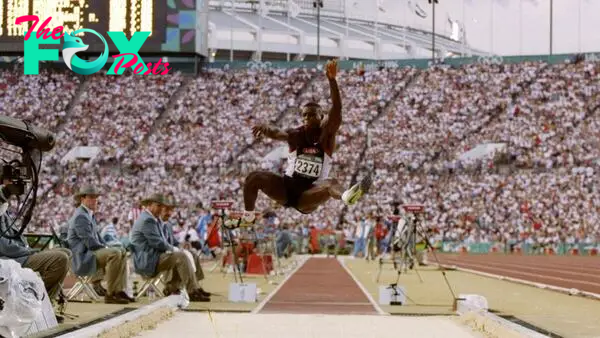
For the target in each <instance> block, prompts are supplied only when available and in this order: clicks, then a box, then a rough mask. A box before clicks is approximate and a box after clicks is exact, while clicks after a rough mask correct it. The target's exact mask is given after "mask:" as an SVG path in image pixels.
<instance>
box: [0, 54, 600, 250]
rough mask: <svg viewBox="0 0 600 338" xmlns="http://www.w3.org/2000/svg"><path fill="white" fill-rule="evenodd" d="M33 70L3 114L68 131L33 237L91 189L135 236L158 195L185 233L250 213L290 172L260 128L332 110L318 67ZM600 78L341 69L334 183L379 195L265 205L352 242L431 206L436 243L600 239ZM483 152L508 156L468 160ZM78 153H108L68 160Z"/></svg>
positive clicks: (49, 168) (0, 95) (597, 67)
mask: <svg viewBox="0 0 600 338" xmlns="http://www.w3.org/2000/svg"><path fill="white" fill-rule="evenodd" d="M21 67H22V65H19V64H15V65H11V66H10V67H9V68H6V69H2V70H0V89H1V90H0V114H2V115H8V116H14V117H18V118H20V119H28V120H31V121H35V124H36V125H39V126H43V127H46V128H48V129H50V130H51V131H53V132H55V133H56V135H57V144H56V147H55V148H54V149H53V150H52V151H51V152H50V153H48V154H47V155H46V157H45V159H44V165H43V172H42V173H41V175H40V178H41V180H42V184H40V187H39V189H40V191H39V196H41V197H39V198H38V200H39V204H38V206H37V208H36V209H35V214H34V217H33V220H32V222H31V224H30V226H29V228H28V231H29V232H42V233H48V232H50V228H51V227H53V228H55V229H56V228H58V227H59V226H60V225H62V224H64V223H65V222H66V221H67V220H68V218H69V217H70V215H71V214H72V212H73V206H72V202H73V199H72V198H73V193H74V191H75V190H76V189H77V188H78V187H80V186H81V185H83V184H85V183H92V184H94V185H96V186H97V187H99V189H101V190H102V191H103V192H104V193H105V195H104V196H103V198H102V199H101V201H100V210H99V213H98V214H99V216H98V218H99V219H100V220H101V222H103V223H104V224H106V223H107V222H109V221H110V220H111V219H112V218H113V217H118V218H119V223H118V231H119V233H120V236H122V237H126V236H127V233H128V231H129V224H128V222H127V217H128V214H129V213H130V212H131V210H132V208H133V207H134V206H135V204H136V202H138V201H139V200H140V199H141V197H142V196H145V195H148V194H149V193H152V192H156V191H160V192H163V193H167V194H172V195H173V196H174V197H175V199H176V200H177V201H178V202H179V203H180V208H179V220H180V227H179V229H177V230H176V231H182V230H184V229H188V228H189V229H192V231H193V229H195V226H196V222H197V220H198V216H199V212H200V210H199V208H198V207H199V206H200V205H202V206H204V207H206V206H208V205H210V201H211V200H214V199H232V200H234V201H236V206H237V207H238V208H240V209H241V207H242V203H241V201H242V199H241V197H242V193H241V187H242V185H243V180H244V177H245V175H246V174H247V173H248V172H250V171H252V170H256V169H263V170H272V171H277V172H281V171H282V169H283V167H284V164H285V162H284V160H282V159H280V158H277V157H276V158H275V160H272V161H269V160H266V159H265V157H266V155H267V154H269V153H270V152H272V151H273V150H275V149H277V148H278V147H280V146H281V145H282V144H280V143H277V142H274V141H267V140H261V141H256V140H254V138H253V137H252V131H251V128H250V127H251V126H252V125H254V124H258V123H272V124H276V125H279V126H281V127H291V126H295V125H298V124H299V123H300V116H299V114H298V107H299V106H300V105H302V104H303V103H305V102H308V101H311V100H317V101H318V102H319V103H320V104H321V105H322V106H328V105H329V104H330V100H329V97H328V96H329V90H328V87H327V82H326V80H325V77H324V74H323V71H322V70H318V69H314V68H310V67H308V68H307V67H299V68H270V69H266V68H263V69H219V68H211V69H207V70H205V71H204V72H202V73H201V74H200V75H198V76H191V75H189V74H182V73H173V74H169V75H168V76H132V75H128V76H105V75H102V74H96V75H92V76H87V77H85V78H81V77H78V76H77V75H76V74H74V73H72V72H69V71H63V70H57V69H56V70H55V69H46V70H44V71H43V72H41V73H40V76H24V75H23V71H22V68H21ZM347 68H348V67H347ZM599 73H600V64H599V63H593V62H585V61H583V60H574V59H573V60H572V61H571V62H559V63H547V62H544V61H529V62H520V63H507V64H489V63H477V62H473V63H469V64H465V65H461V66H449V65H444V64H440V65H437V66H434V67H429V68H426V69H420V68H417V67H389V68H388V67H380V68H376V69H373V68H367V69H345V70H341V71H340V75H339V84H340V89H341V91H342V100H343V102H342V103H343V124H342V127H341V130H340V133H339V135H338V138H337V143H338V150H337V152H336V153H335V156H334V169H333V172H332V175H333V176H335V177H337V178H338V179H339V181H340V182H342V184H343V185H344V186H349V185H350V184H351V183H353V181H355V180H356V178H357V176H359V175H361V174H362V173H364V172H365V171H367V170H371V169H373V170H374V172H375V174H376V177H375V181H374V184H373V187H372V189H371V192H370V194H369V195H368V196H367V197H366V198H364V199H363V200H361V202H360V203H359V204H357V205H356V206H353V207H350V208H346V207H344V206H343V204H342V203H341V202H338V201H333V200H331V201H329V202H327V203H326V204H325V205H324V206H322V207H321V208H320V209H319V210H318V211H317V212H314V213H313V214H310V215H302V214H300V213H298V212H296V211H295V210H293V209H284V208H279V207H276V206H275V205H273V204H271V203H270V202H269V201H268V199H267V198H265V197H264V196H263V197H259V204H258V206H257V210H260V211H262V212H267V211H272V212H273V213H274V214H276V215H277V219H278V222H276V223H278V224H287V225H291V226H292V228H294V229H301V228H303V227H304V228H306V227H310V226H315V227H317V228H327V227H336V228H338V229H340V230H344V231H343V233H344V234H345V238H346V239H348V240H351V239H352V237H353V235H354V233H355V232H354V231H353V230H352V229H353V227H355V226H356V225H357V224H358V222H357V221H359V220H360V219H361V217H363V216H365V215H369V214H373V215H377V216H381V217H382V218H383V219H385V218H386V217H387V216H389V215H391V214H392V213H393V209H394V204H395V203H399V204H407V203H417V204H423V205H425V207H426V211H427V221H426V222H425V226H426V227H427V228H429V229H430V233H431V235H432V239H433V240H435V241H441V240H444V241H450V242H457V243H479V242H485V243H493V242H507V241H516V242H525V243H530V244H550V245H557V244H558V243H563V242H566V243H582V244H585V245H588V246H589V245H591V246H594V245H598V243H600V223H599V222H598V219H600V218H599V216H600V200H599V199H600V194H599V193H598V192H599V188H600V182H599V178H598V174H597V172H596V170H598V164H599V162H598V159H599V158H600V157H599V155H600V144H599V143H600V134H599V131H600V117H599V116H598V105H599V103H600V102H599V97H598V93H600V88H599V86H600V82H599V81H598V80H597V79H598V76H599ZM481 144H502V145H504V147H503V148H501V149H502V150H501V153H496V154H491V157H485V156H484V157H475V158H473V157H471V158H467V157H461V155H462V154H464V153H465V152H467V151H469V150H470V149H473V148H475V147H477V146H478V145H481ZM78 146H94V147H100V149H101V151H100V153H99V155H98V156H96V157H95V158H94V159H93V160H92V161H89V162H81V161H77V160H75V161H68V160H67V159H66V157H65V155H66V154H67V153H68V152H69V151H71V150H72V149H73V148H74V147H78Z"/></svg>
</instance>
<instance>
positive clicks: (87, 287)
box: [67, 274, 100, 301]
mask: <svg viewBox="0 0 600 338" xmlns="http://www.w3.org/2000/svg"><path fill="white" fill-rule="evenodd" d="M73 275H74V276H75V277H77V283H75V285H73V287H72V288H71V289H70V290H69V292H68V293H67V300H72V299H74V298H75V297H77V296H79V294H81V293H82V292H84V293H85V294H86V295H87V296H88V297H89V298H90V299H91V300H92V301H99V300H100V296H98V294H97V293H96V291H94V286H93V285H92V277H93V276H77V275H75V274H73Z"/></svg>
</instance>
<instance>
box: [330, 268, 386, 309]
mask: <svg viewBox="0 0 600 338" xmlns="http://www.w3.org/2000/svg"><path fill="white" fill-rule="evenodd" d="M338 262H340V265H341V266H342V267H343V268H344V270H346V272H347V273H348V274H349V275H350V277H352V279H353V280H354V282H355V283H356V285H358V287H359V288H360V289H361V291H362V292H363V293H364V294H365V296H367V299H368V300H369V302H370V303H371V304H372V305H373V307H374V308H375V311H377V313H378V314H380V315H387V314H388V313H387V312H385V311H383V310H382V309H381V307H380V306H379V304H377V303H376V302H375V300H374V299H373V297H371V294H370V293H369V291H367V289H365V287H364V286H363V285H362V283H361V282H359V281H358V279H356V277H354V275H353V274H352V272H350V269H348V267H347V266H346V263H345V262H344V258H342V257H338Z"/></svg>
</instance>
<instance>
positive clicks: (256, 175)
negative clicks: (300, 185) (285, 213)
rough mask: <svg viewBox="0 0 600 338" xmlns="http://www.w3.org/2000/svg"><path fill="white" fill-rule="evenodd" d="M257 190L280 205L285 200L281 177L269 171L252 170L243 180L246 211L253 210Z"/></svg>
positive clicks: (285, 195)
mask: <svg viewBox="0 0 600 338" xmlns="http://www.w3.org/2000/svg"><path fill="white" fill-rule="evenodd" d="M259 191H262V192H263V193H265V194H266V195H267V196H269V198H271V199H272V200H274V201H275V202H277V203H279V204H281V205H283V204H285V202H286V201H287V194H286V190H285V185H284V182H283V177H281V176H279V175H277V174H275V173H272V172H269V171H254V172H251V173H250V174H249V175H248V176H247V177H246V181H245V182H244V208H245V209H246V211H254V207H255V205H256V199H257V198H258V192H259Z"/></svg>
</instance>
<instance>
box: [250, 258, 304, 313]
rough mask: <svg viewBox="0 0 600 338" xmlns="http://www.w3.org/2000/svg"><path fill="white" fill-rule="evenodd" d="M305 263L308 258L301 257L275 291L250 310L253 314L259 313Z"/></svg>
mask: <svg viewBox="0 0 600 338" xmlns="http://www.w3.org/2000/svg"><path fill="white" fill-rule="evenodd" d="M306 261H308V258H306V257H303V259H302V261H301V262H300V263H299V264H298V265H297V266H296V267H295V268H294V270H292V271H291V272H290V273H289V274H288V275H287V276H286V277H285V278H284V279H283V281H281V283H279V285H277V287H276V288H275V290H273V292H271V293H270V294H268V295H267V297H265V299H263V300H262V302H260V304H258V306H257V307H256V308H254V310H252V312H250V313H253V314H256V313H259V312H260V310H262V309H263V307H265V305H266V304H267V302H268V301H270V300H271V298H273V296H275V294H276V293H277V292H279V289H281V288H282V287H283V285H284V284H285V283H286V282H287V281H288V280H289V279H290V278H291V277H292V276H293V275H294V274H295V273H296V272H298V270H300V268H301V267H302V266H303V265H304V263H306Z"/></svg>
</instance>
